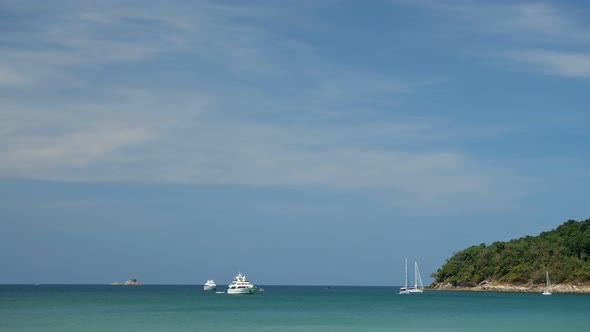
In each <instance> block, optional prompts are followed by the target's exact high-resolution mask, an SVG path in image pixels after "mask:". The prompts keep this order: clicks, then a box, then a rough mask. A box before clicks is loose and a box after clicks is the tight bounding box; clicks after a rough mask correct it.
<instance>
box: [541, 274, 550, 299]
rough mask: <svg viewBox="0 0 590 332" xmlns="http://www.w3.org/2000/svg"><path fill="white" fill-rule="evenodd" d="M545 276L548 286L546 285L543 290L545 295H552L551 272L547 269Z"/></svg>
mask: <svg viewBox="0 0 590 332" xmlns="http://www.w3.org/2000/svg"><path fill="white" fill-rule="evenodd" d="M545 276H546V277H547V286H545V290H544V291H543V293H542V294H543V295H551V294H552V293H551V281H549V272H547V271H545Z"/></svg>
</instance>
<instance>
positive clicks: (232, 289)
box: [227, 272, 256, 294]
mask: <svg viewBox="0 0 590 332" xmlns="http://www.w3.org/2000/svg"><path fill="white" fill-rule="evenodd" d="M255 291H256V286H254V285H252V284H251V283H250V282H249V281H248V280H247V279H246V276H245V275H242V273H241V272H240V273H238V275H237V276H236V277H235V278H234V280H233V281H232V282H231V284H229V286H228V287H227V293H228V294H254V292H255Z"/></svg>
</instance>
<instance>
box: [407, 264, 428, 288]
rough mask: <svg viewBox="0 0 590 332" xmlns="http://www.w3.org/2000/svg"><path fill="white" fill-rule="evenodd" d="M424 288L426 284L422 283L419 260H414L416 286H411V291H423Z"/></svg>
mask: <svg viewBox="0 0 590 332" xmlns="http://www.w3.org/2000/svg"><path fill="white" fill-rule="evenodd" d="M406 273H407V272H406ZM423 290H424V284H422V277H420V270H419V269H418V262H416V261H414V287H413V288H410V289H409V291H410V293H422V291H423Z"/></svg>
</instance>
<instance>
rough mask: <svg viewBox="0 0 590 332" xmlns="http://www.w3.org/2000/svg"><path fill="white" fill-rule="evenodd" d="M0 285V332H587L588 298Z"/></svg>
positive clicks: (345, 289)
mask: <svg viewBox="0 0 590 332" xmlns="http://www.w3.org/2000/svg"><path fill="white" fill-rule="evenodd" d="M264 288H265V290H266V291H265V292H264V293H259V294H255V295H252V296H248V295H242V296H239V295H238V296H235V295H226V294H215V293H213V292H203V291H202V290H201V289H202V288H201V287H199V286H140V287H123V286H119V287H113V286H72V285H68V286H57V285H47V286H45V285H41V286H13V285H10V286H8V285H5V286H1V285H0V331H60V332H67V331H199V332H208V331H278V332H281V331H299V332H301V331H535V332H539V331H590V295H560V294H554V295H552V296H542V295H540V294H512V293H468V292H435V291H431V292H424V293H422V294H412V295H398V294H397V289H394V288H392V287H331V288H329V289H327V288H326V287H319V286H318V287H304V286H268V287H264Z"/></svg>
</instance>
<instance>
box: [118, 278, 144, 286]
mask: <svg viewBox="0 0 590 332" xmlns="http://www.w3.org/2000/svg"><path fill="white" fill-rule="evenodd" d="M111 285H113V286H141V285H142V283H141V282H139V281H137V279H129V280H127V281H125V282H124V283H120V282H117V281H115V282H113V283H112V284H111Z"/></svg>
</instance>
